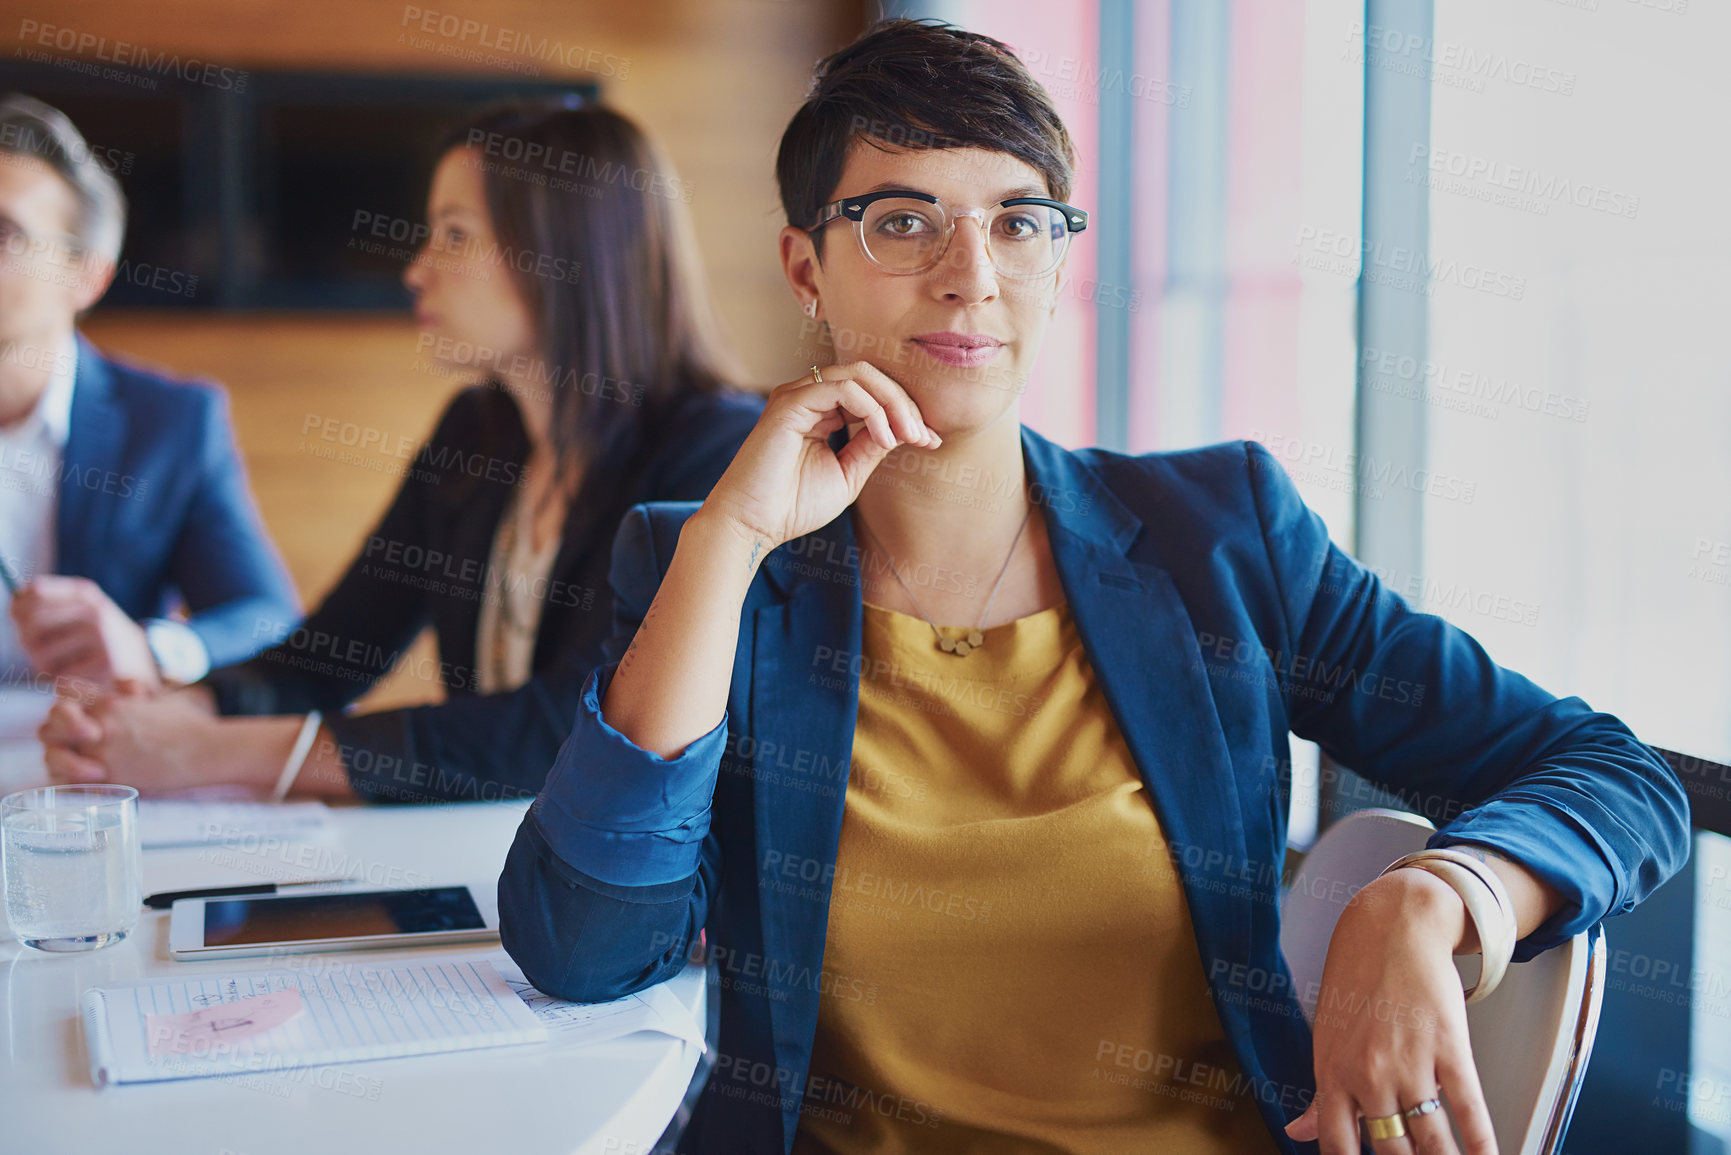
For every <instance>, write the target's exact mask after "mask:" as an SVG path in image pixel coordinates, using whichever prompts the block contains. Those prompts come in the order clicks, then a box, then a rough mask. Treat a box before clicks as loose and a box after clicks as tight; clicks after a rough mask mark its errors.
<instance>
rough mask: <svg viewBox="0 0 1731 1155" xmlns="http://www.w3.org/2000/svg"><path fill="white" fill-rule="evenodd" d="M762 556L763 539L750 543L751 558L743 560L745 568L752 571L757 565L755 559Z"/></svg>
mask: <svg viewBox="0 0 1731 1155" xmlns="http://www.w3.org/2000/svg"><path fill="white" fill-rule="evenodd" d="M762 556H763V539H762V538H761V537H760V538H758V539H757V540H756V541H754V542H752V543H751V556H750V557H749V558H747V559H746V560H745V568H746V569H747V570H750V569H752V568H753V567H755V566H756V565H757V559H758V558H760V557H762Z"/></svg>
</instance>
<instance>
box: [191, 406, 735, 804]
mask: <svg viewBox="0 0 1731 1155" xmlns="http://www.w3.org/2000/svg"><path fill="white" fill-rule="evenodd" d="M761 411H762V402H761V401H760V400H758V399H757V398H755V397H751V396H747V395H742V394H736V393H726V394H715V395H710V394H688V395H687V396H686V399H685V400H684V401H682V402H681V403H680V404H679V406H678V407H677V408H676V409H674V410H672V411H671V412H665V413H659V414H650V415H648V416H647V417H646V421H647V426H646V428H645V431H644V433H643V435H642V437H641V438H640V443H639V444H640V448H638V449H635V450H632V451H629V452H627V453H625V454H623V455H621V456H620V457H619V458H618V459H616V460H603V461H599V462H597V464H595V465H594V466H593V467H592V468H591V469H589V470H588V471H587V473H586V475H585V477H584V480H583V482H582V484H581V488H580V490H579V492H578V494H577V496H576V498H575V499H574V500H573V502H572V504H571V511H570V513H569V514H568V515H567V516H566V519H565V527H564V537H563V541H562V542H561V544H560V547H559V552H558V554H557V555H556V556H555V558H554V561H553V567H552V570H551V572H550V573H549V575H548V576H549V579H550V580H549V582H548V585H547V587H546V597H545V600H544V602H543V607H542V611H541V621H540V627H539V630H538V631H537V634H536V637H535V649H534V655H533V658H532V660H531V664H530V669H531V677H530V678H529V680H528V681H527V682H525V683H524V684H523V685H522V686H521V687H519V688H518V689H516V690H512V691H509V692H507V693H500V694H487V695H482V694H480V693H478V690H477V684H478V673H477V663H478V657H477V655H476V652H475V647H476V631H477V627H478V624H479V621H480V614H481V599H482V597H483V596H496V594H497V589H498V587H497V585H496V583H495V582H494V580H493V577H494V576H496V575H490V574H489V560H490V557H491V554H492V549H493V539H494V536H495V533H496V531H497V529H498V526H499V521H500V518H501V516H502V515H503V513H504V511H505V509H506V504H507V502H508V501H509V499H510V496H511V493H512V490H513V488H514V487H515V486H516V485H518V484H520V483H521V482H522V481H523V479H524V477H525V476H526V475H525V473H524V471H523V463H524V462H525V461H526V460H527V457H528V449H529V442H528V436H527V434H526V433H525V432H524V430H523V425H522V421H521V419H520V418H519V416H518V412H517V406H516V403H515V402H513V401H512V400H511V399H510V397H509V396H508V395H507V394H505V393H503V392H502V391H500V390H499V389H497V388H493V387H488V386H475V387H472V388H470V389H466V390H464V391H463V392H462V393H459V394H458V395H457V397H456V398H455V399H454V400H453V401H452V402H451V404H450V406H449V407H448V408H447V409H446V410H445V412H444V414H443V415H442V416H441V417H440V419H439V423H438V426H437V428H436V429H435V430H434V432H433V435H432V437H431V438H430V439H429V440H428V442H427V444H426V445H424V446H422V447H421V449H420V451H419V452H418V453H417V454H416V455H415V457H414V458H413V459H412V460H405V461H404V462H403V466H404V479H403V484H402V486H401V488H399V489H398V491H397V495H396V497H395V499H394V500H393V501H392V502H391V505H390V508H389V509H388V510H386V511H385V515H384V517H383V518H382V519H381V520H380V521H379V523H378V525H377V526H375V527H374V528H373V530H372V532H371V533H370V534H368V536H367V539H366V542H365V544H364V545H363V546H362V548H361V552H360V556H358V557H356V558H355V559H354V561H353V563H352V564H351V565H350V566H349V569H348V571H347V572H346V573H345V574H344V575H343V576H342V579H341V580H340V581H338V582H337V584H336V586H335V588H333V589H332V590H331V592H330V594H329V595H327V596H326V598H325V599H324V601H323V602H322V603H321V604H320V605H319V607H318V608H317V609H316V610H314V611H313V613H312V614H311V616H309V617H308V618H307V620H306V621H305V622H303V623H301V624H300V625H299V626H298V627H296V628H295V629H294V630H293V632H292V633H290V634H288V636H287V637H286V638H284V640H283V641H282V642H281V643H280V644H278V645H276V646H274V647H272V648H271V649H269V650H266V651H265V652H264V653H262V654H260V655H258V656H257V657H256V658H254V659H252V660H251V661H249V662H246V663H244V664H242V665H239V666H235V667H232V668H229V669H226V670H218V671H215V672H213V673H212V674H211V676H210V678H209V679H208V682H209V684H210V685H211V687H212V689H213V690H214V691H215V692H216V697H217V703H218V706H219V708H220V709H221V711H222V712H223V713H224V714H286V713H299V712H302V711H306V710H313V709H317V710H322V711H324V713H325V714H326V719H325V721H326V724H327V725H328V726H329V727H330V729H331V730H332V732H333V733H334V734H335V736H336V738H337V741H338V742H339V743H340V744H341V746H342V748H343V749H342V755H343V761H344V764H345V765H346V766H347V767H348V772H349V781H350V783H351V784H352V785H353V786H354V788H355V790H356V791H357V792H358V793H359V794H360V795H361V796H362V797H363V798H366V799H368V800H370V801H384V802H388V801H395V802H436V801H455V800H462V799H496V798H509V797H517V796H525V797H526V796H528V795H531V794H534V793H535V792H536V791H538V790H539V789H540V788H541V782H542V780H543V779H544V778H545V777H546V773H547V767H548V766H549V765H551V764H552V761H553V757H554V754H555V753H556V752H557V751H558V749H559V744H560V743H561V742H562V741H564V739H565V735H566V734H567V733H568V732H569V731H570V729H571V719H572V717H574V716H575V714H576V711H577V699H578V695H579V692H580V691H581V689H582V686H583V681H584V679H585V678H587V677H588V676H589V673H590V671H591V670H592V669H593V668H594V667H595V666H596V665H597V664H598V663H599V662H600V661H601V660H602V657H603V654H602V645H603V643H604V642H605V640H606V638H607V637H608V635H609V634H610V633H611V631H612V597H611V595H610V594H609V592H608V590H607V586H606V577H607V572H608V566H609V563H610V560H611V554H612V545H613V537H614V533H615V532H616V530H617V529H618V526H619V521H620V518H621V517H623V516H624V513H625V511H626V510H627V509H629V508H630V507H631V506H633V505H635V504H636V503H638V502H643V501H667V500H692V499H701V498H702V497H704V496H705V495H706V494H708V492H709V489H710V487H711V486H712V485H714V484H715V481H716V479H717V478H719V477H720V476H721V473H722V471H723V470H725V469H726V468H727V465H728V463H729V462H730V461H732V460H733V455H734V453H735V451H737V450H738V448H739V446H740V444H741V443H742V442H743V441H744V440H745V437H746V434H748V433H749V432H750V431H751V428H752V426H753V425H755V424H756V422H757V417H758V414H759V413H760V412H761ZM428 624H431V625H432V627H433V630H434V632H435V634H436V635H437V638H438V653H439V657H438V669H437V675H438V679H439V681H440V682H441V683H442V684H443V686H444V688H445V691H446V700H445V701H444V702H443V703H441V704H439V705H432V706H417V707H412V708H409V709H400V710H386V711H381V712H378V713H372V714H362V715H346V714H344V713H343V712H342V711H343V708H344V707H346V706H347V705H349V703H351V702H353V701H354V700H355V699H356V698H358V697H360V696H361V695H362V694H363V693H365V692H366V690H367V689H368V688H369V687H371V686H372V685H373V684H374V683H375V682H377V681H378V680H379V679H380V678H381V677H383V676H385V675H386V674H388V673H390V672H392V671H393V670H395V669H397V668H398V667H399V666H400V665H402V664H404V663H406V662H412V661H414V659H413V657H412V656H411V655H410V654H409V648H410V646H411V644H412V643H413V641H414V639H415V637H416V635H417V634H419V633H420V632H421V629H422V627H423V626H426V625H428ZM425 672H426V673H429V674H430V673H432V672H433V671H432V670H430V669H429V670H427V671H425Z"/></svg>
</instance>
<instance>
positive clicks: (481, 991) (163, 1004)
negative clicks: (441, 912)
mask: <svg viewBox="0 0 1731 1155" xmlns="http://www.w3.org/2000/svg"><path fill="white" fill-rule="evenodd" d="M314 964H316V965H314ZM291 991H292V992H295V994H296V995H297V996H298V998H299V1000H300V1001H301V1003H302V1005H304V1008H305V1013H304V1014H300V1015H296V1016H294V1017H292V1018H289V1019H287V1020H286V1021H284V1022H282V1023H280V1024H278V1025H275V1026H273V1027H271V1028H270V1029H268V1030H265V1031H263V1032H261V1033H258V1034H252V1035H242V1036H240V1037H237V1038H235V1039H234V1041H233V1042H232V1043H229V1042H227V1041H217V1042H213V1043H212V1044H211V1045H209V1046H207V1047H203V1048H195V1049H192V1050H191V1052H190V1053H187V1054H178V1053H176V1054H162V1053H152V1050H151V1046H150V1042H151V1040H150V1035H149V1032H150V1030H151V1029H152V1026H153V1023H155V1024H156V1026H157V1029H158V1030H161V1029H162V1028H163V1024H164V1023H169V1025H170V1028H171V1029H172V1022H171V1020H173V1019H175V1018H184V1017H185V1016H187V1015H189V1014H191V1013H193V1012H197V1011H200V1010H203V1009H206V1008H210V1007H220V1006H224V1005H227V1004H231V1003H232V1004H237V1005H246V1000H250V999H255V998H258V997H260V996H267V995H277V994H282V993H286V992H291ZM81 1002H82V1005H83V1009H84V1027H85V1039H86V1043H87V1045H88V1047H89V1051H90V1060H91V1078H92V1080H93V1081H94V1082H95V1083H96V1084H97V1085H98V1086H101V1085H103V1084H106V1083H149V1082H158V1081H161V1080H165V1079H188V1078H198V1077H200V1076H205V1075H225V1074H233V1073H237V1072H244V1071H271V1070H277V1069H279V1068H286V1067H302V1066H319V1065H323V1064H328V1063H347V1062H360V1061H364V1060H368V1059H388V1058H397V1057H400V1056H404V1055H420V1054H432V1053H436V1052H442V1051H462V1050H472V1049H475V1048H479V1047H496V1046H509V1045H513V1044H519V1043H533V1042H541V1041H543V1040H545V1039H546V1038H547V1037H548V1029H547V1027H546V1025H545V1024H543V1023H541V1022H540V1021H539V1020H537V1019H536V1018H535V1016H534V1015H533V1014H530V1013H528V1011H527V1010H526V1009H525V1008H524V1006H523V1004H522V1002H521V1001H520V1000H519V999H518V998H517V997H516V995H515V992H514V989H513V988H511V987H509V986H507V985H506V984H505V982H504V981H503V979H502V978H501V977H500V976H499V975H498V974H497V973H496V972H495V971H494V969H493V967H492V966H491V965H489V963H488V962H487V960H486V959H485V958H481V957H477V956H468V957H463V956H455V955H453V956H439V957H434V956H425V957H421V958H416V959H408V960H403V961H401V962H397V963H391V964H386V963H381V962H379V961H377V960H373V959H361V960H356V961H353V962H333V961H331V960H329V959H321V958H316V957H315V958H314V959H312V960H309V965H308V966H306V967H303V968H295V969H276V970H268V971H258V972H254V973H250V974H238V973H237V974H226V975H225V974H209V973H201V974H198V975H195V976H191V977H188V978H185V979H152V980H146V981H143V982H134V983H116V984H113V985H110V986H104V987H96V988H92V989H90V990H87V991H85V992H84V996H83V999H82V1000H81ZM163 1016H169V1019H168V1020H165V1019H164V1018H163Z"/></svg>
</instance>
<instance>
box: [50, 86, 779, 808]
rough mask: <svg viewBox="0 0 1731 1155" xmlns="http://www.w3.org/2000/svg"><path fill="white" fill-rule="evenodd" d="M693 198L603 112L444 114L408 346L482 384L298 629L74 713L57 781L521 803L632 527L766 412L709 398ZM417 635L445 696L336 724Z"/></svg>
mask: <svg viewBox="0 0 1731 1155" xmlns="http://www.w3.org/2000/svg"><path fill="white" fill-rule="evenodd" d="M688 187H689V186H685V185H682V184H681V183H680V181H679V178H678V177H677V175H676V174H675V173H674V172H673V170H672V168H671V167H670V166H669V165H668V163H667V162H666V160H665V159H664V158H663V157H662V156H661V155H660V154H659V152H658V151H657V149H656V148H655V146H654V144H653V143H652V142H651V141H650V140H649V139H648V138H647V137H646V136H645V135H644V134H643V132H642V130H641V129H639V128H638V127H637V126H636V125H635V124H633V123H632V122H631V121H630V120H628V119H627V118H625V117H624V116H622V115H620V114H619V113H617V112H615V111H613V110H611V109H609V108H606V107H604V106H601V105H595V104H582V103H580V102H577V101H576V100H574V99H573V100H569V101H564V102H554V103H548V104H515V105H509V106H505V107H501V108H498V109H495V110H491V111H488V112H486V113H484V114H482V115H480V116H478V117H477V118H475V119H474V120H472V121H470V122H469V123H467V124H464V125H461V126H460V127H458V128H457V129H456V130H454V131H453V132H452V133H451V134H450V135H449V136H448V137H447V138H446V140H445V142H444V145H443V147H442V148H441V150H440V160H439V163H438V166H437V168H436V170H435V172H434V175H433V180H432V187H431V190H430V192H429V195H428V228H429V235H428V237H427V240H426V242H425V243H424V244H423V246H422V247H421V249H420V251H419V252H418V253H417V255H416V257H415V259H414V261H413V263H412V264H411V265H410V266H409V268H408V269H407V271H406V272H405V274H404V281H405V283H406V284H407V285H408V287H409V288H410V290H411V291H412V292H413V293H414V295H415V318H416V322H417V325H418V327H419V329H420V336H419V338H418V346H419V349H420V351H421V352H422V353H423V354H424V355H426V356H428V357H430V358H431V359H432V360H433V362H434V363H435V365H436V366H437V367H438V372H439V373H440V374H441V375H451V374H465V375H469V374H472V375H473V376H475V377H476V378H478V379H479V383H477V384H475V385H473V386H471V387H469V388H467V389H464V390H463V391H462V392H460V393H458V394H457V396H456V397H455V398H454V399H453V400H452V401H451V403H450V405H449V406H448V407H447V408H446V410H445V412H444V414H443V415H442V416H441V417H440V419H439V422H438V425H437V428H436V429H435V430H434V432H433V434H432V436H431V438H430V439H429V440H428V441H427V443H426V444H425V445H424V446H422V447H421V448H420V450H419V452H418V453H416V454H415V456H414V457H413V459H412V460H410V461H406V462H404V465H405V476H404V480H403V484H402V486H401V488H400V489H399V490H398V491H397V494H396V497H395V498H394V499H393V501H392V502H391V505H390V508H389V509H388V510H387V511H386V513H385V515H384V517H383V518H382V519H381V520H380V521H379V523H378V525H377V526H376V527H375V528H374V529H373V530H372V532H371V533H369V534H368V536H367V538H366V542H365V544H364V545H363V547H362V549H361V551H360V554H359V556H357V557H356V558H355V559H354V560H353V562H352V563H351V564H350V566H349V568H348V570H347V572H346V573H345V574H344V575H343V577H342V579H341V580H340V581H339V582H338V583H337V585H336V586H335V588H333V589H332V591H331V592H330V594H329V595H328V596H327V597H326V598H325V599H324V602H323V603H322V604H321V605H320V606H319V607H318V609H317V610H315V611H314V612H313V613H312V615H311V616H310V617H308V618H307V620H306V621H305V622H303V623H301V624H300V625H299V626H298V627H297V628H295V629H294V630H293V631H292V632H291V633H290V634H289V636H288V637H287V639H286V640H284V641H283V642H282V643H281V644H279V645H277V646H275V647H273V648H271V649H269V650H267V651H265V652H264V653H262V654H260V655H259V656H258V657H256V658H254V659H252V660H250V661H248V662H245V663H243V664H241V665H238V666H232V667H229V668H226V669H221V670H217V671H214V672H213V673H212V674H211V675H210V676H209V677H208V678H206V679H205V680H204V681H203V682H201V683H198V684H197V685H195V686H193V687H190V688H188V689H187V690H185V691H181V692H177V693H174V694H169V695H162V696H157V697H144V696H136V695H134V696H129V695H126V694H121V695H117V696H115V697H112V698H109V699H107V700H105V701H102V702H100V703H98V704H97V705H95V706H94V707H93V708H90V709H89V710H85V709H83V708H80V707H79V706H77V705H74V704H72V703H63V704H62V705H60V706H59V707H57V708H56V711H55V712H54V714H53V715H52V716H51V717H50V719H49V721H48V723H47V724H46V725H45V727H44V730H43V738H44V741H45V742H46V743H47V745H48V747H49V750H48V762H49V767H50V770H51V772H52V773H53V774H54V775H55V776H56V777H59V778H63V779H70V780H75V781H84V780H94V779H100V778H113V779H115V780H119V781H125V782H127V783H129V784H132V785H134V786H137V787H139V788H140V789H143V790H146V791H150V790H153V789H154V790H172V789H177V788H181V787H185V786H192V785H206V784H235V785H245V786H251V787H253V788H255V789H258V790H261V791H265V792H274V794H275V796H277V797H281V796H282V795H283V794H285V793H287V792H289V791H290V790H292V791H293V792H294V793H297V794H311V795H321V796H326V797H333V796H334V797H343V796H353V795H358V796H360V797H361V798H365V799H369V800H378V801H405V802H418V801H438V800H456V799H465V798H502V797H513V796H527V795H532V794H534V793H535V792H536V791H537V790H538V789H539V788H540V784H541V779H542V778H543V777H544V775H545V772H546V768H547V766H549V765H550V764H551V763H552V759H553V755H554V753H555V752H556V751H557V750H558V747H559V744H560V742H562V741H563V740H564V738H565V735H566V733H567V732H568V730H569V729H570V723H571V718H572V717H573V716H574V714H575V711H576V702H577V695H578V692H579V690H580V688H581V686H582V684H583V681H584V679H585V678H586V677H587V676H588V674H589V671H590V670H591V668H593V667H594V666H595V665H596V664H598V663H599V661H600V660H601V643H602V640H603V639H604V638H605V637H607V636H608V634H609V633H610V631H611V609H612V599H611V597H610V595H609V593H608V590H607V574H608V567H609V562H610V555H611V548H612V541H613V535H614V531H615V529H616V528H617V526H618V524H619V520H620V517H621V516H622V514H623V513H624V511H625V510H626V509H628V508H630V507H631V506H632V505H633V504H635V503H637V502H640V501H650V500H694V499H701V498H702V497H704V495H705V494H707V493H708V491H709V488H710V486H711V485H712V484H713V483H714V482H715V480H716V478H717V477H719V476H720V475H721V472H722V470H723V469H725V468H726V466H727V463H728V462H729V461H730V460H731V459H732V457H733V453H734V451H735V450H736V449H737V448H738V447H739V445H740V443H741V442H742V441H743V440H744V438H745V436H746V434H747V433H748V432H749V431H750V430H751V428H752V425H753V423H754V421H755V420H756V418H757V415H758V413H759V412H760V410H761V404H760V403H759V402H758V401H757V400H756V399H755V398H752V397H749V396H747V395H744V394H739V393H734V392H730V391H729V390H727V389H726V388H725V387H724V376H725V370H724V367H723V363H722V358H721V356H720V355H719V354H718V352H717V343H716V341H715V338H714V336H713V326H712V323H711V312H710V307H709V301H708V299H707V297H706V295H705V292H704V288H703V285H702V283H701V280H700V277H699V274H698V272H697V270H696V268H695V262H694V248H693V244H692V241H691V239H690V236H689V228H688V225H687V223H686V220H685V216H684V209H683V204H682V192H683V190H685V189H687V188H688ZM428 624H431V625H432V626H433V629H434V631H435V633H436V635H437V638H438V648H439V660H438V668H437V676H438V679H439V681H440V683H441V684H442V685H443V687H444V690H445V692H446V701H444V702H443V703H442V704H438V705H429V706H420V707H414V708H409V709H399V710H387V711H382V712H379V713H373V714H366V715H361V716H354V717H351V716H347V715H345V714H344V713H343V712H342V711H343V709H344V707H346V706H347V705H348V704H349V703H351V702H353V701H354V700H355V699H356V698H358V697H360V696H361V695H362V694H363V693H364V692H365V691H366V690H367V689H368V688H369V687H371V686H372V685H373V684H374V683H376V682H377V681H378V680H379V679H380V678H382V677H384V676H385V675H386V674H389V673H391V672H392V671H393V670H395V669H397V668H399V667H400V666H402V665H404V664H405V663H406V662H412V661H413V658H412V657H411V656H410V651H409V647H410V645H411V643H412V642H413V640H414V638H415V636H416V635H417V634H419V632H420V631H421V629H422V627H423V626H425V625H428ZM272 625H273V623H261V624H260V630H259V632H260V633H264V632H266V630H267V629H269V628H271V626H272ZM279 632H280V631H279ZM218 715H224V716H228V717H219V716H218ZM233 715H250V716H251V717H247V718H244V719H242V718H234V717H232V716H233Z"/></svg>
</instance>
